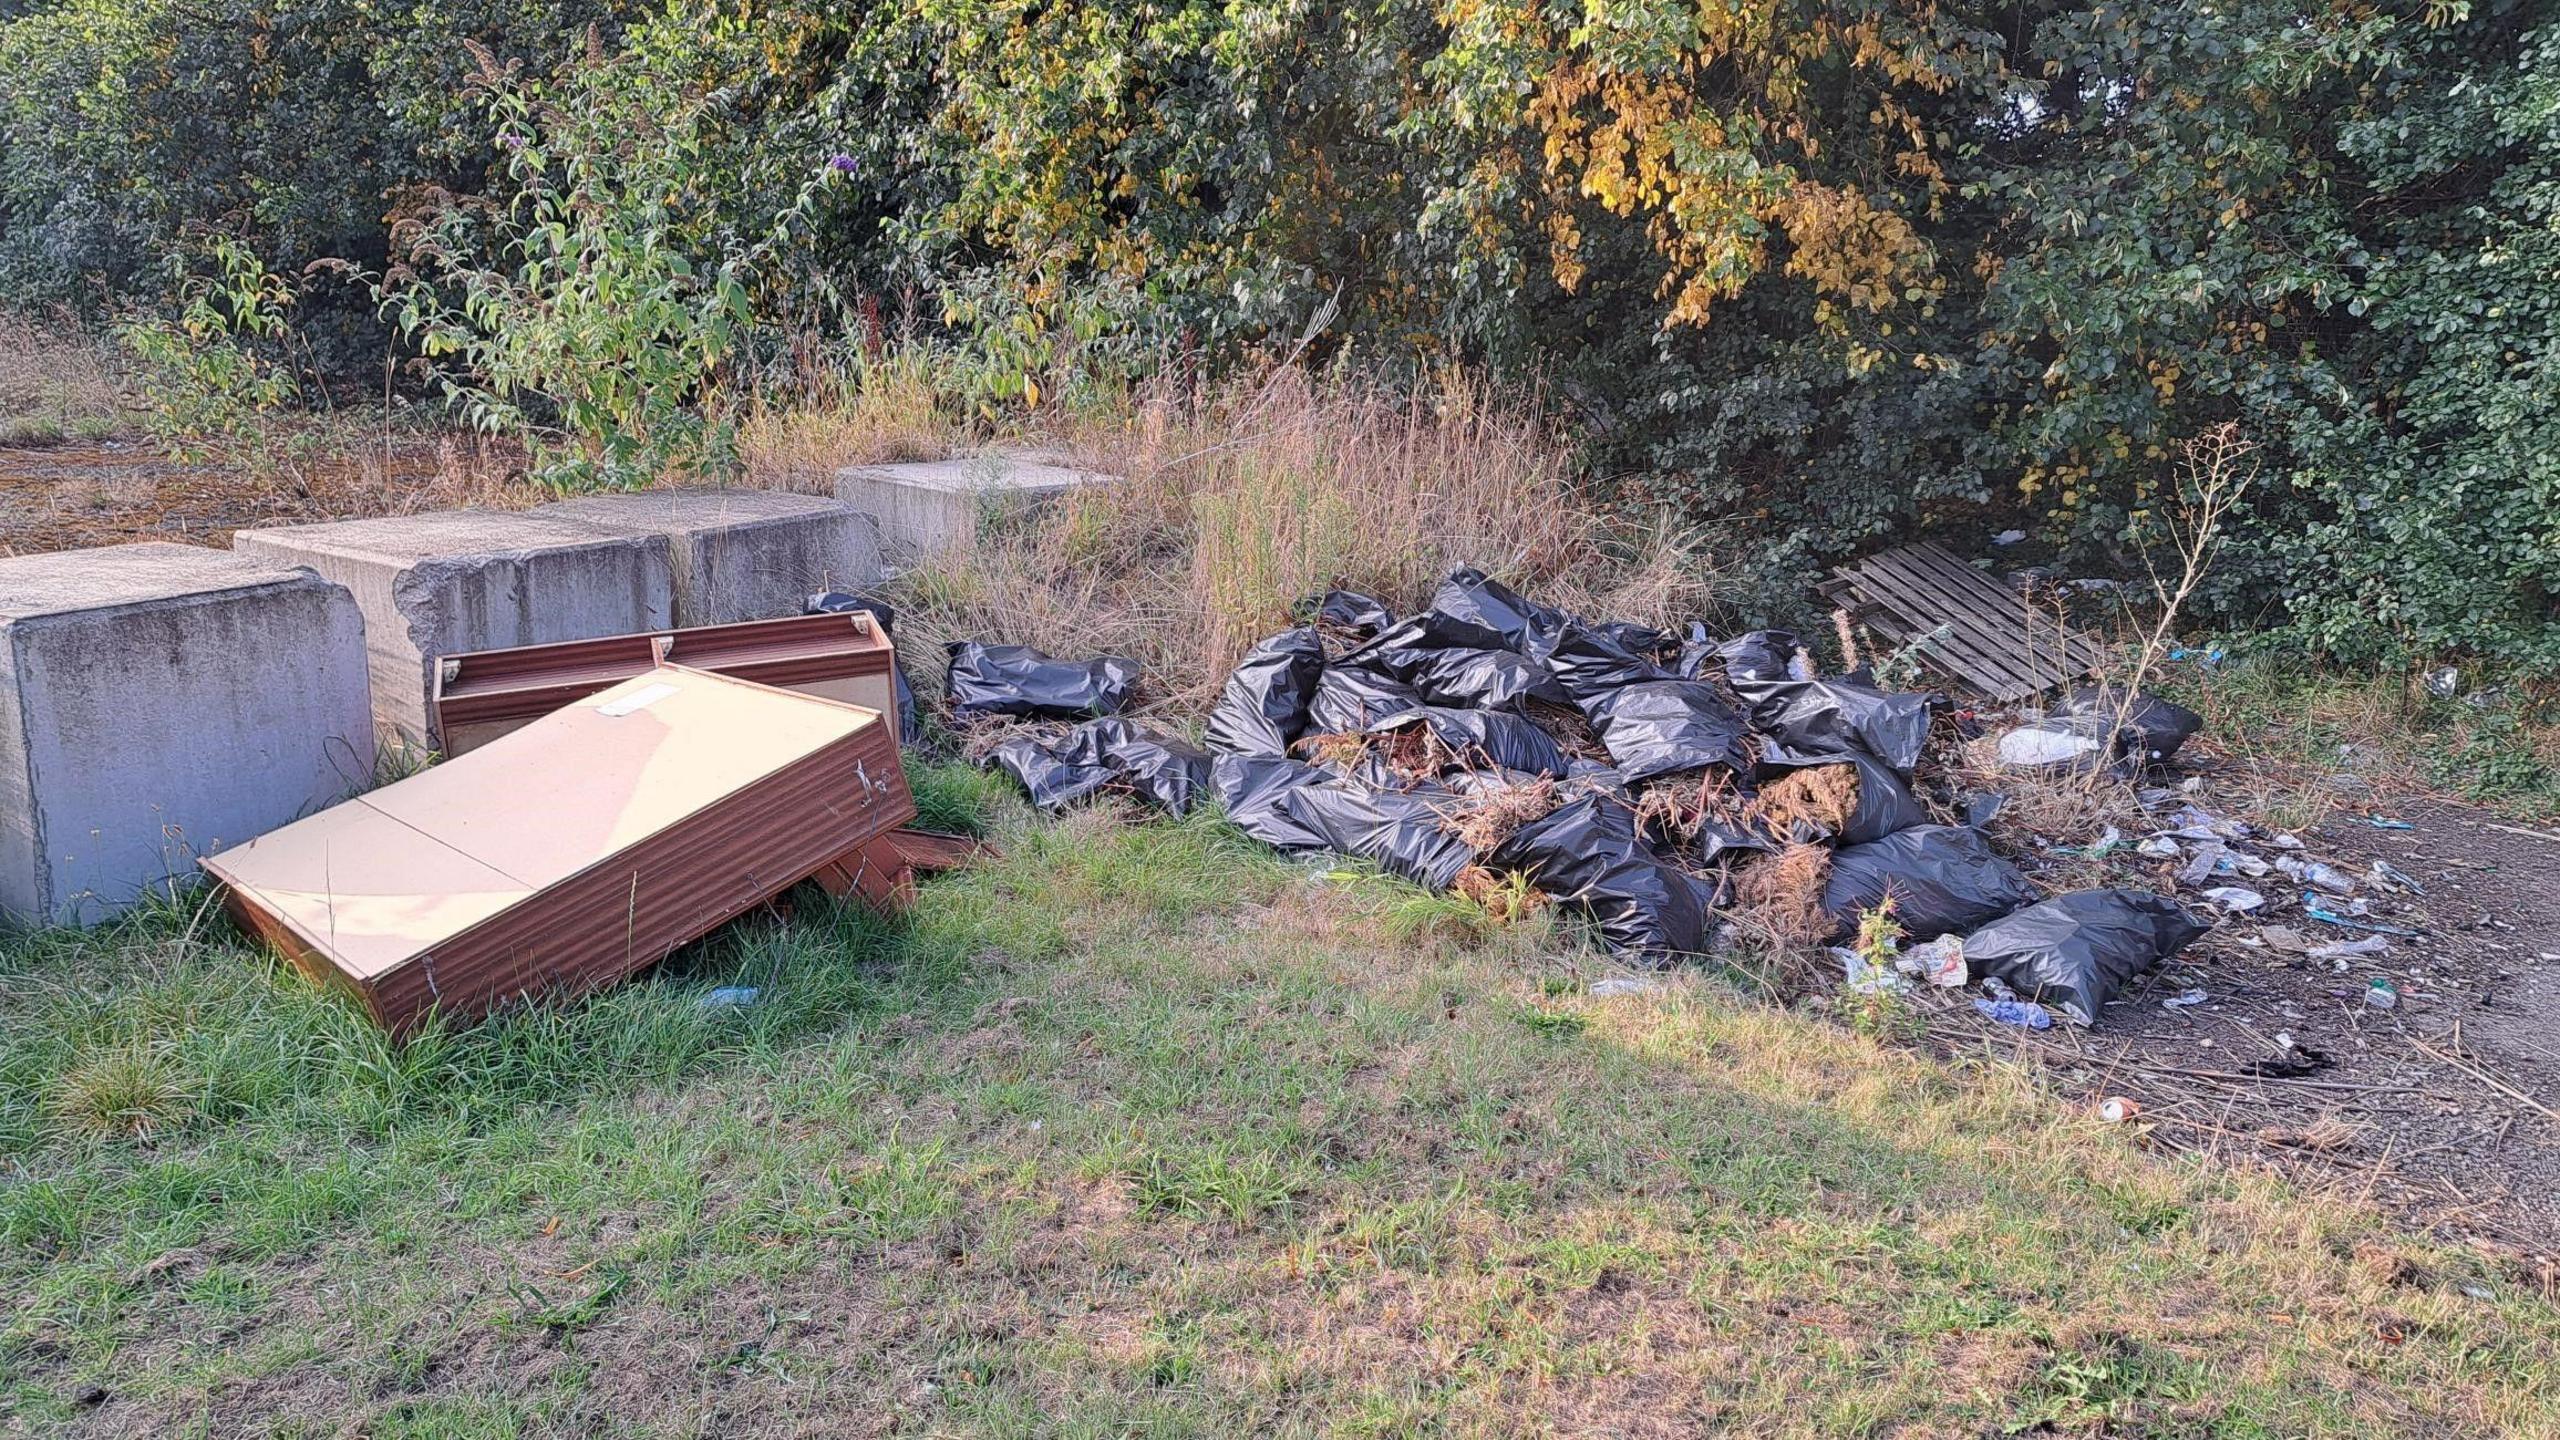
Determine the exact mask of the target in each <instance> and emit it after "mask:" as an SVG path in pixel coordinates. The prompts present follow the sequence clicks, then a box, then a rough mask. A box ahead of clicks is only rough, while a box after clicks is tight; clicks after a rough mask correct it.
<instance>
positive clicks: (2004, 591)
mask: <svg viewBox="0 0 2560 1440" xmlns="http://www.w3.org/2000/svg"><path fill="white" fill-rule="evenodd" d="M1832 574H1833V575H1834V576H1836V577H1837V578H1836V579H1833V580H1830V581H1826V582H1825V583H1824V584H1823V585H1822V587H1821V590H1822V593H1823V595H1824V596H1826V597H1827V598H1829V599H1830V601H1831V602H1832V603H1833V604H1835V605H1838V606H1839V607H1841V608H1842V609H1844V610H1846V611H1848V612H1849V617H1850V618H1851V619H1853V620H1855V621H1857V622H1858V623H1859V624H1862V625H1864V626H1866V627H1867V628H1868V629H1870V630H1873V631H1874V632H1875V633H1876V634H1878V635H1881V636H1883V637H1884V638H1885V639H1887V640H1890V641H1892V642H1893V643H1895V644H1896V645H1908V644H1910V643H1912V642H1913V641H1915V640H1918V639H1919V638H1920V637H1922V636H1924V635H1928V634H1930V633H1931V632H1933V631H1935V630H1937V629H1938V628H1939V627H1940V626H1942V625H1943V626H1945V627H1946V628H1947V633H1945V634H1944V635H1941V636H1939V637H1938V638H1936V639H1935V640H1932V641H1931V642H1930V643H1929V644H1928V645H1927V646H1925V647H1923V648H1922V650H1921V652H1920V661H1921V664H1922V665H1924V666H1926V667H1927V668H1928V669H1930V670H1932V671H1934V672H1936V673H1938V674H1940V675H1942V676H1945V677H1946V678H1947V679H1949V680H1952V681H1955V682H1956V683H1957V684H1959V685H1961V686H1962V687H1963V688H1965V689H1967V690H1971V691H1973V692H1974V693H1976V694H1979V695H1982V696H1986V697H1988V698H1990V699H1992V700H1998V701H2004V702H2005V701H2013V700H2023V699H2025V698H2027V697H2028V696H2030V695H2034V694H2036V693H2038V692H2040V691H2044V690H2050V689H2052V688H2053V687H2054V686H2056V685H2061V684H2064V683H2066V682H2068V681H2072V680H2077V679H2079V678H2080V677H2081V676H2083V675H2086V674H2088V673H2089V672H2090V671H2092V670H2094V669H2097V668H2098V667H2099V666H2100V665H2102V664H2103V663H2104V662H2105V659H2106V652H2105V650H2104V649H2103V648H2102V647H2101V646H2100V645H2099V644H2098V642H2097V641H2095V640H2093V639H2091V638H2089V637H2088V636H2086V635H2083V634H2081V633H2080V632H2078V631H2076V630H2073V629H2071V628H2070V627H2069V626H2067V625H2065V624H2063V622H2062V620H2061V617H2059V616H2056V615H2052V614H2045V613H2037V612H2034V611H2031V610H2030V608H2029V606H2028V604H2027V601H2026V600H2025V599H2024V597H2022V596H2020V595H2019V594H2018V593H2017V592H2016V591H2013V590H2011V589H2010V588H2009V587H2007V586H2005V585H2003V584H2001V583H2000V582H1999V581H1997V580H1995V579H1993V578H1991V576H1989V575H1987V574H1984V573H1983V572H1982V571H1981V570H1979V569H1977V568H1975V567H1974V566H1971V565H1968V564H1966V563H1965V562H1964V561H1962V560H1960V559H1957V558H1956V557H1955V556H1954V555H1953V554H1951V553H1949V552H1948V551H1947V550H1946V549H1945V548H1944V547H1943V546H1939V545H1935V544H1928V543H1922V544H1918V545H1905V546H1903V547H1902V548H1901V549H1898V550H1887V551H1885V552H1884V553H1882V554H1880V555H1870V556H1868V557H1867V558H1865V559H1863V560H1858V561H1853V562H1851V563H1850V564H1847V565H1843V566H1841V567H1840V568H1839V569H1837V570H1835V571H1833V572H1832Z"/></svg>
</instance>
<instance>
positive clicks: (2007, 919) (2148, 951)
mask: <svg viewBox="0 0 2560 1440" xmlns="http://www.w3.org/2000/svg"><path fill="white" fill-rule="evenodd" d="M2206 929H2207V927H2206V926H2204V925H2203V924H2201V923H2199V922H2198V921H2197V920H2195V918H2194V917H2192V916H2190V915H2188V914H2187V912H2186V911H2184V910H2182V909H2180V908H2179V907H2178V904H2177V902H2176V901H2174V900H2171V899H2169V898H2168V897H2167V896H2165V895H2154V894H2150V893H2149V892H2147V891H2141V890H2081V891H2075V892H2073V893H2071V894H2068V895H2057V896H2055V897H2054V898H2052V899H2050V900H2046V901H2043V902H2041V903H2038V904H2035V905H2030V906H2028V907H2026V908H2025V909H2023V910H2019V911H2016V912H2014V913H2012V914H2010V915H2007V916H2004V917H2002V918H2001V919H1998V920H1994V921H1992V922H1991V923H1990V924H1989V925H1986V926H1984V927H1983V928H1981V929H1980V930H1977V931H1975V932H1974V933H1973V934H1971V935H1969V936H1967V937H1966V938H1965V942H1964V953H1965V959H1966V962H1967V963H1968V964H1970V965H1972V966H1973V967H1974V968H1975V969H1976V970H1979V971H1982V972H1984V973H1986V974H1991V975H1997V976H1999V977H2000V978H2001V979H2003V980H2005V981H2007V982H2008V983H2009V984H2010V985H2012V986H2015V987H2016V988H2017V989H2018V991H2019V993H2021V994H2023V995H2026V996H2028V997H2029V998H2031V999H2036V1000H2044V1001H2050V1002H2052V1003H2054V1004H2055V1005H2057V1006H2059V1007H2060V1008H2061V1010H2062V1012H2063V1013H2064V1014H2066V1015H2068V1016H2070V1017H2071V1018H2072V1019H2074V1020H2077V1021H2078V1022H2080V1023H2081V1024H2083V1025H2086V1024H2089V1023H2091V1022H2092V1021H2093V1020H2094V1019H2095V1017H2096V1016H2097V1013H2098V1010H2099V1007H2101V1006H2103V1005H2105V1004H2106V1003H2107V1002H2108V1001H2109V1000H2112V999H2114V998H2115V996H2116V992H2117V991H2118V990H2120V989H2121V988H2122V987H2123V985H2124V983H2125V982H2126V981H2127V980H2130V979H2132V978H2133V977H2134V976H2136V975H2140V974H2143V973H2144V972H2146V971H2149V970H2151V969H2152V968H2153V967H2155V966H2157V965H2158V964H2159V963H2160V962H2161V961H2163V960H2165V959H2167V958H2168V957H2170V956H2171V955H2174V954H2176V953H2177V952H2178V951H2180V950H2182V949H2184V948H2186V946H2187V944H2188V942H2190V941H2192V940H2194V939H2195V938H2196V937H2198V936H2200V935H2202V934H2204V933H2205V931H2206Z"/></svg>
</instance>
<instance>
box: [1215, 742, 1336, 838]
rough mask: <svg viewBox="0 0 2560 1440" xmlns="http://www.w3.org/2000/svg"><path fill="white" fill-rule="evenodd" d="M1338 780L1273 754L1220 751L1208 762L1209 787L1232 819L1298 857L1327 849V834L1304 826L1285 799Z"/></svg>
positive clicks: (1314, 767)
mask: <svg viewBox="0 0 2560 1440" xmlns="http://www.w3.org/2000/svg"><path fill="white" fill-rule="evenodd" d="M1334 778H1335V777H1334V773H1333V772H1332V771H1330V770H1327V769H1325V768H1323V767H1322V766H1318V765H1309V764H1306V763H1305V762H1303V761H1298V760H1290V759H1285V758H1282V757H1279V756H1272V755H1221V756H1219V757H1217V758H1216V759H1215V760H1213V761H1211V762H1210V765H1209V783H1210V787H1211V788H1212V789H1214V790H1216V791H1217V792H1218V801H1219V803H1220V804H1222V805H1224V806H1226V810H1227V821H1228V823H1230V824H1232V825H1234V826H1235V827H1236V828H1237V829H1239V830H1242V831H1243V832H1244V833H1245V834H1247V835H1250V836H1252V837H1253V838H1254V839H1256V840H1259V841H1261V842H1262V843H1263V844H1265V845H1268V846H1270V847H1272V848H1273V849H1275V850H1284V851H1287V852H1289V853H1290V854H1293V855H1294V854H1304V853H1306V852H1307V851H1310V850H1322V849H1324V848H1325V837H1324V834H1323V832H1322V831H1318V830H1311V829H1309V828H1308V827H1306V826H1304V825H1302V824H1299V823H1298V821H1297V820H1296V819H1295V818H1293V817H1292V816H1291V815H1290V814H1289V810H1288V806H1287V805H1286V804H1284V803H1283V801H1284V800H1285V798H1286V797H1287V795H1288V793H1289V792H1290V791H1292V790H1298V789H1303V788H1305V787H1307V786H1310V785H1325V784H1330V783H1332V782H1333V780H1334Z"/></svg>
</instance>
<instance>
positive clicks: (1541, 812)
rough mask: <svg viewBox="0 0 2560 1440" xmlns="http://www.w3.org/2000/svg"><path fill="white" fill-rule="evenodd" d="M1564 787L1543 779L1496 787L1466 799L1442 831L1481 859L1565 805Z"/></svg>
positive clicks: (1442, 823)
mask: <svg viewBox="0 0 2560 1440" xmlns="http://www.w3.org/2000/svg"><path fill="white" fill-rule="evenodd" d="M1564 799H1565V796H1564V789H1563V787H1562V786H1559V785H1558V784H1556V782H1555V781H1554V780H1553V779H1551V778H1549V777H1547V776H1544V775H1541V776H1539V777H1538V778H1537V779H1535V780H1530V781H1525V782H1523V783H1521V784H1518V785H1494V786H1488V787H1487V788H1485V789H1483V790H1480V791H1478V792H1476V793H1475V794H1473V795H1470V796H1468V797H1467V798H1466V801H1465V803H1464V804H1462V805H1460V806H1459V807H1458V809H1457V810H1456V811H1454V812H1453V813H1451V814H1450V815H1449V816H1448V817H1447V818H1446V819H1444V820H1443V821H1442V822H1441V828H1443V829H1445V830H1447V831H1448V832H1449V833H1450V834H1452V835H1455V836H1457V837H1458V838H1459V839H1460V840H1462V841H1464V842H1465V843H1466V846H1467V848H1468V849H1470V850H1473V851H1475V852H1476V853H1477V854H1479V855H1488V854H1491V853H1492V852H1493V850H1494V848H1495V847H1496V846H1498V845H1500V844H1501V843H1502V842H1503V841H1505V840H1508V839H1510V838H1511V837H1512V836H1513V835H1515V834H1518V833H1519V831H1520V827H1521V826H1523V825H1527V824H1530V823H1531V822H1533V821H1537V820H1543V819H1545V818H1546V817H1547V816H1549V815H1552V814H1554V813H1555V811H1556V808H1557V807H1558V806H1560V805H1562V804H1564Z"/></svg>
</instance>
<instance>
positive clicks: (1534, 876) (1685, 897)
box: [1485, 794, 1714, 964]
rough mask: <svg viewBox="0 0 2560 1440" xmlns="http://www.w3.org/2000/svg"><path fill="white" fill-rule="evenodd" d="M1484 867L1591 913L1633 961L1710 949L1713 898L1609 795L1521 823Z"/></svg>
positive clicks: (1615, 946)
mask: <svg viewBox="0 0 2560 1440" xmlns="http://www.w3.org/2000/svg"><path fill="white" fill-rule="evenodd" d="M1485 864H1486V866H1487V868H1489V869H1492V870H1497V871H1511V870H1516V871H1519V872H1520V873H1522V874H1524V875H1527V876H1528V877H1529V879H1530V882H1531V883H1532V884H1534V885H1536V886H1537V887H1538V888H1539V889H1541V890H1544V891H1546V892H1547V893H1548V894H1549V895H1551V896H1553V897H1555V900H1556V903H1558V904H1560V905H1564V906H1567V907H1569V908H1571V909H1574V910H1578V911H1581V912H1582V913H1584V914H1587V915H1589V916H1590V917H1591V919H1592V921H1593V923H1594V924H1596V925H1597V926H1598V927H1599V930H1600V935H1601V938H1602V939H1604V940H1606V941H1607V942H1608V944H1609V947H1610V948H1611V949H1612V950H1614V951H1616V952H1618V953H1619V954H1620V955H1623V956H1625V957H1627V958H1628V959H1631V960H1640V961H1646V962H1650V963H1653V964H1669V963H1670V962H1672V961H1674V960H1676V959H1679V958H1680V957H1682V956H1688V955H1696V954H1699V953H1701V952H1703V951H1704V950H1705V949H1706V944H1707V915H1708V905H1709V903H1710V902H1711V901H1712V899H1713V898H1714V897H1713V896H1712V895H1711V894H1709V893H1708V891H1707V888H1706V887H1705V886H1704V885H1703V884H1701V883H1700V882H1699V881H1698V880H1697V878H1696V877H1694V876H1692V875H1690V874H1689V873H1688V872H1687V871H1685V870H1682V869H1681V868H1679V867H1678V866H1676V865H1671V864H1668V863H1666V862H1664V860H1663V859H1662V857H1661V856H1660V855H1658V854H1656V853H1655V852H1654V849H1653V847H1652V846H1651V845H1648V844H1646V843H1645V840H1644V837H1643V836H1642V835H1641V834H1639V833H1638V831H1637V828H1636V816H1635V812H1634V811H1633V810H1630V809H1628V808H1627V807H1626V806H1624V805H1622V804H1620V803H1618V802H1617V801H1616V800H1613V799H1610V798H1609V797H1608V796H1606V795H1597V794H1593V795H1585V796H1583V797H1582V798H1580V799H1578V800H1575V801H1574V802H1573V803H1571V804H1569V805H1566V806H1565V807H1563V808H1562V809H1560V810H1557V811H1555V812H1553V813H1552V814H1549V815H1547V816H1544V817H1543V818H1541V819H1537V820H1533V821H1531V822H1529V823H1528V824H1526V825H1523V826H1521V827H1520V828H1519V829H1518V830H1517V831H1514V832H1513V833H1512V835H1511V838H1509V839H1507V840H1505V841H1503V842H1502V843H1501V844H1500V845H1497V846H1495V847H1494V849H1493V852H1492V853H1491V854H1490V855H1489V856H1487V857H1486V860H1485Z"/></svg>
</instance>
